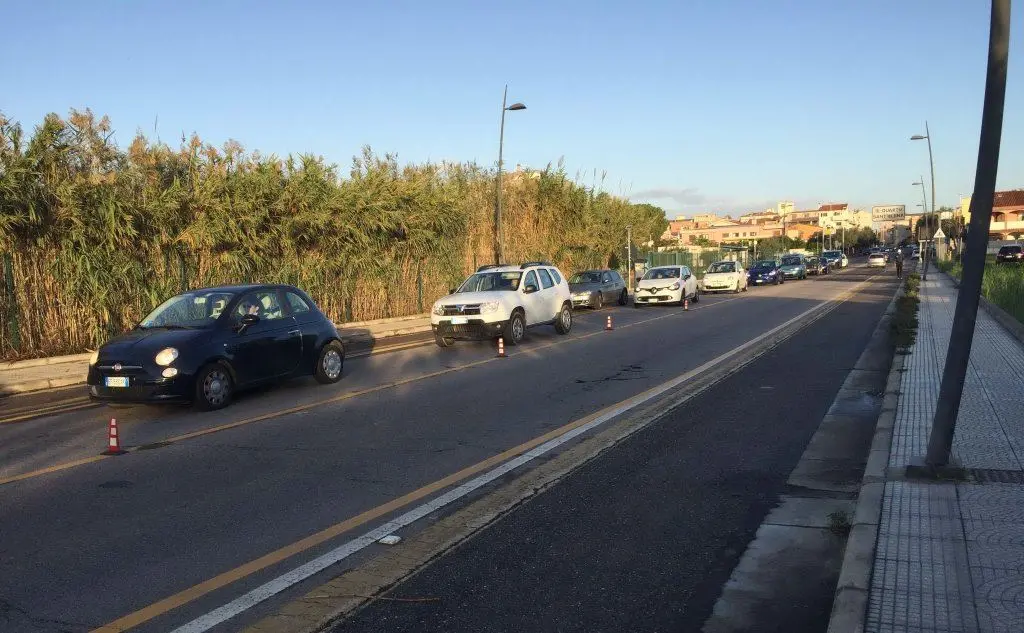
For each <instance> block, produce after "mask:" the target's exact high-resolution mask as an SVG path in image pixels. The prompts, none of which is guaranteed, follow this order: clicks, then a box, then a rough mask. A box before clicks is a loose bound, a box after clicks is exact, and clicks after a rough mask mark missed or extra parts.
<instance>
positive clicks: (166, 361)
mask: <svg viewBox="0 0 1024 633" xmlns="http://www.w3.org/2000/svg"><path fill="white" fill-rule="evenodd" d="M177 357H178V350H176V349H174V348H173V347H165V348H164V349H162V350H160V351H159V352H157V355H156V358H154V359H153V360H155V361H156V364H157V365H160V366H161V367H166V366H167V365H170V364H171V363H173V362H174V359H175V358H177Z"/></svg>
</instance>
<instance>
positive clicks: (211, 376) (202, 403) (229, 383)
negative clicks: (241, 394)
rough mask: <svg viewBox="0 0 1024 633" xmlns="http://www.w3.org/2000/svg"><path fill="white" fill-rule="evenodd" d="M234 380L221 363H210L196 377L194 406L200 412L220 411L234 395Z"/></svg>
mask: <svg viewBox="0 0 1024 633" xmlns="http://www.w3.org/2000/svg"><path fill="white" fill-rule="evenodd" d="M234 386H235V383H234V380H233V379H232V378H231V372H230V371H228V368H227V367H225V366H224V364H223V363H211V364H209V365H207V366H205V367H203V368H202V369H201V370H200V371H199V374H198V375H197V376H196V397H195V406H196V408H197V409H199V410H201V411H213V410H215V409H222V408H224V407H226V406H228V404H229V403H230V402H231V396H232V395H234V394H233V392H234Z"/></svg>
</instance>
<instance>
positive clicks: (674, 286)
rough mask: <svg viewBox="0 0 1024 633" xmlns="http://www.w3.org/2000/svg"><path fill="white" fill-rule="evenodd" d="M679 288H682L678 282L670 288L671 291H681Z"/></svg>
mask: <svg viewBox="0 0 1024 633" xmlns="http://www.w3.org/2000/svg"><path fill="white" fill-rule="evenodd" d="M679 288H680V286H679V282H678V281H677V282H675V283H674V284H672V285H671V286H669V287H668V289H669V290H679Z"/></svg>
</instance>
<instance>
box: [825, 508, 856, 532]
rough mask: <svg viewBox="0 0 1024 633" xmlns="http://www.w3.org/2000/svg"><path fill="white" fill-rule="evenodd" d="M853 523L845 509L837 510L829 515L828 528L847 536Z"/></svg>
mask: <svg viewBox="0 0 1024 633" xmlns="http://www.w3.org/2000/svg"><path fill="white" fill-rule="evenodd" d="M852 527H853V523H852V522H851V521H850V515H849V514H848V513H847V512H846V511H845V510H836V511H835V512H832V513H831V514H829V515H828V529H829V531H831V532H832V533H833V534H835V535H837V536H847V535H848V534H849V533H850V529H851V528H852Z"/></svg>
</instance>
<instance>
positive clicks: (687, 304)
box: [683, 298, 690, 310]
mask: <svg viewBox="0 0 1024 633" xmlns="http://www.w3.org/2000/svg"><path fill="white" fill-rule="evenodd" d="M689 309H690V300H689V299H685V298H684V299H683V310H689Z"/></svg>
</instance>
